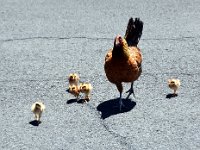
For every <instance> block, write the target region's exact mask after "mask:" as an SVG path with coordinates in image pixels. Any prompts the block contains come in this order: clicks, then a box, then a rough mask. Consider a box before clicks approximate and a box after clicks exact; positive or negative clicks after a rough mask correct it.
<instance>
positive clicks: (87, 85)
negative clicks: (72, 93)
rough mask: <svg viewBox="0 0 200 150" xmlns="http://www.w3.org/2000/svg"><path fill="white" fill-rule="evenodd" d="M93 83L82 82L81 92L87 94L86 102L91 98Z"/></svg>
mask: <svg viewBox="0 0 200 150" xmlns="http://www.w3.org/2000/svg"><path fill="white" fill-rule="evenodd" d="M92 89H93V88H92V85H91V84H90V83H81V84H80V92H81V93H84V94H85V102H88V101H89V100H90V96H91V91H92Z"/></svg>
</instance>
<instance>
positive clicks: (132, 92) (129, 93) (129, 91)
mask: <svg viewBox="0 0 200 150" xmlns="http://www.w3.org/2000/svg"><path fill="white" fill-rule="evenodd" d="M133 84H134V82H132V83H131V88H130V89H129V90H128V91H127V92H126V93H128V96H127V97H126V99H128V98H129V96H130V95H131V94H133V96H134V97H135V92H134V89H133Z"/></svg>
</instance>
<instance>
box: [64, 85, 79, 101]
mask: <svg viewBox="0 0 200 150" xmlns="http://www.w3.org/2000/svg"><path fill="white" fill-rule="evenodd" d="M67 92H68V93H70V94H72V95H74V96H75V97H76V99H77V100H78V99H79V94H80V87H79V86H76V85H70V86H69V88H68V89H67Z"/></svg>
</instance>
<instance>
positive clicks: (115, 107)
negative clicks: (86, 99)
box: [97, 98, 136, 119]
mask: <svg viewBox="0 0 200 150" xmlns="http://www.w3.org/2000/svg"><path fill="white" fill-rule="evenodd" d="M122 101H123V104H124V106H125V107H122V110H121V111H120V110H119V98H117V99H111V100H108V101H105V102H103V103H101V104H99V105H98V106H97V110H98V111H100V112H101V118H102V119H106V118H108V117H110V116H112V115H116V114H119V113H124V112H128V111H130V110H132V109H133V108H134V107H135V105H136V102H134V101H131V99H122Z"/></svg>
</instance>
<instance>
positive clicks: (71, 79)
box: [68, 73, 79, 86]
mask: <svg viewBox="0 0 200 150" xmlns="http://www.w3.org/2000/svg"><path fill="white" fill-rule="evenodd" d="M68 81H69V85H70V86H72V85H76V86H78V82H79V76H78V75H77V74H76V73H71V74H70V75H69V78H68Z"/></svg>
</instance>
